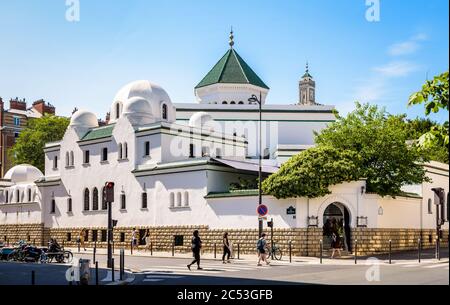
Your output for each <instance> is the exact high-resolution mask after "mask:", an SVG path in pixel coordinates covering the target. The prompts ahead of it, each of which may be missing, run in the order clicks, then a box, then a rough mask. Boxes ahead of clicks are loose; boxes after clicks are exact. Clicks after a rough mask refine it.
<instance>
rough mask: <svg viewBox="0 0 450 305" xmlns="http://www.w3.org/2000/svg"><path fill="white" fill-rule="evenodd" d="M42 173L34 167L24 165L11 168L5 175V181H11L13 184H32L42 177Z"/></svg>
mask: <svg viewBox="0 0 450 305" xmlns="http://www.w3.org/2000/svg"><path fill="white" fill-rule="evenodd" d="M43 176H44V175H43V174H42V172H41V171H40V170H39V169H37V168H36V167H34V166H31V165H28V164H24V165H17V166H14V167H13V168H11V169H10V170H9V171H8V172H7V173H6V175H5V178H4V179H6V180H11V182H13V183H24V182H28V183H33V182H35V181H36V180H38V179H39V178H41V177H43Z"/></svg>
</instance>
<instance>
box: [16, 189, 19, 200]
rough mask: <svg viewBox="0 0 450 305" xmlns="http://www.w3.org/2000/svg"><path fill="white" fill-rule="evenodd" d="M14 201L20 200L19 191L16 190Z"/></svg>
mask: <svg viewBox="0 0 450 305" xmlns="http://www.w3.org/2000/svg"><path fill="white" fill-rule="evenodd" d="M16 202H20V191H19V190H16Z"/></svg>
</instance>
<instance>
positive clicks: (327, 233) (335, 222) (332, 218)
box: [323, 202, 352, 252]
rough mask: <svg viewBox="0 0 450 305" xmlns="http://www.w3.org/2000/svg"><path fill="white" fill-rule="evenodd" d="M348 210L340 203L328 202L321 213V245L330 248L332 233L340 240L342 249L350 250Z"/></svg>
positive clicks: (349, 218)
mask: <svg viewBox="0 0 450 305" xmlns="http://www.w3.org/2000/svg"><path fill="white" fill-rule="evenodd" d="M350 221H351V217H350V212H349V210H348V209H347V207H345V205H343V204H342V203H339V202H335V203H332V204H330V205H329V206H328V207H327V208H326V209H325V212H324V213H323V224H324V225H323V245H324V248H325V249H331V242H332V236H333V233H334V234H336V235H337V236H339V238H340V240H341V241H342V247H343V250H345V251H348V252H351V251H352V249H351V227H350Z"/></svg>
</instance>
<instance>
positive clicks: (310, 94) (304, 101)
mask: <svg viewBox="0 0 450 305" xmlns="http://www.w3.org/2000/svg"><path fill="white" fill-rule="evenodd" d="M299 92H300V98H299V104H300V105H317V103H316V82H315V81H314V79H313V77H312V76H311V74H309V64H308V63H306V72H305V74H304V75H303V77H302V79H301V80H300V82H299Z"/></svg>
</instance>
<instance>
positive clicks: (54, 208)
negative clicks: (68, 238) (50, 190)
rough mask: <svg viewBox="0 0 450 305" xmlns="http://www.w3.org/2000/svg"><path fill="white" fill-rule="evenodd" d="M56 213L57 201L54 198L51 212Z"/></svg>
mask: <svg viewBox="0 0 450 305" xmlns="http://www.w3.org/2000/svg"><path fill="white" fill-rule="evenodd" d="M55 213H56V201H55V199H52V203H51V208H50V214H55Z"/></svg>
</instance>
